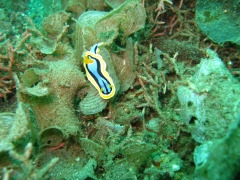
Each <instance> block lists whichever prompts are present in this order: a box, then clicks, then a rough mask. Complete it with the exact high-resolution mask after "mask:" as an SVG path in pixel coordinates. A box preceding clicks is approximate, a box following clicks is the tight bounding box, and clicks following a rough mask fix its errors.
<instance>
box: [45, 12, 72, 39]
mask: <svg viewBox="0 0 240 180" xmlns="http://www.w3.org/2000/svg"><path fill="white" fill-rule="evenodd" d="M69 18H70V14H69V13H66V12H58V13H56V14H51V15H49V16H48V17H47V18H45V19H44V21H43V24H42V26H43V29H44V30H45V31H46V33H47V34H48V35H49V37H50V38H56V37H57V36H58V35H59V34H60V33H61V31H62V27H63V25H64V24H66V23H67V20H68V19H69Z"/></svg>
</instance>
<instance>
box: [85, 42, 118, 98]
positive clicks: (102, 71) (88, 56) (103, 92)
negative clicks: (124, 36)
mask: <svg viewBox="0 0 240 180" xmlns="http://www.w3.org/2000/svg"><path fill="white" fill-rule="evenodd" d="M103 44H104V43H97V44H95V45H93V46H92V47H91V49H90V51H86V52H85V54H84V57H83V58H84V59H83V66H84V68H85V71H86V74H87V78H88V80H89V81H90V82H91V83H92V84H93V86H94V87H95V88H96V89H97V90H98V92H99V95H100V96H101V97H102V98H103V99H109V98H111V97H113V96H114V94H115V91H116V88H115V85H114V83H113V80H112V78H111V77H110V76H109V74H108V72H107V71H106V62H105V61H104V60H103V57H102V56H101V55H100V54H99V52H100V49H99V46H101V45H103Z"/></svg>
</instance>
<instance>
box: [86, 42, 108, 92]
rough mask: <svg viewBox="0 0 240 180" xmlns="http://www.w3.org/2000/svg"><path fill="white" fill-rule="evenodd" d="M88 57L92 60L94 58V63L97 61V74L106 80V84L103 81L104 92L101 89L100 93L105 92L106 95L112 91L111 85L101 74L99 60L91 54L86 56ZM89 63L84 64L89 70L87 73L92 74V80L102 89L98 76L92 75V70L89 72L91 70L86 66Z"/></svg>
mask: <svg viewBox="0 0 240 180" xmlns="http://www.w3.org/2000/svg"><path fill="white" fill-rule="evenodd" d="M96 48H97V46H96ZM88 58H89V59H93V60H95V61H96V63H97V73H98V74H99V76H100V77H101V78H102V79H104V80H105V81H106V82H107V84H106V83H104V88H105V89H106V93H104V91H102V93H103V94H105V95H108V94H110V93H111V92H112V86H111V83H110V82H109V81H108V79H106V78H105V76H104V75H103V74H102V71H101V68H102V67H101V63H100V62H99V60H98V59H97V58H94V57H93V56H90V55H89V56H88ZM90 65H91V64H89V65H88V64H86V68H87V70H88V72H89V74H90V75H91V76H92V78H93V79H94V81H95V82H96V83H97V85H98V87H99V88H100V89H102V86H101V85H100V84H99V80H98V78H97V77H96V76H95V75H94V73H93V72H91V70H90V69H89V67H88V66H90ZM107 85H108V86H109V87H106V86H107ZM108 89H110V91H108Z"/></svg>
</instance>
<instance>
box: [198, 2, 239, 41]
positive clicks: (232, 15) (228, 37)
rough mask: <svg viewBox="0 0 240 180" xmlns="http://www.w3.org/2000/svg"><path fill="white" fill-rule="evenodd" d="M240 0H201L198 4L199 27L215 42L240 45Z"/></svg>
mask: <svg viewBox="0 0 240 180" xmlns="http://www.w3.org/2000/svg"><path fill="white" fill-rule="evenodd" d="M239 16H240V0H237V1H236V0H229V1H226V0H219V1H214V0H207V1H205V0H201V1H198V2H197V6H196V22H197V24H198V26H199V28H200V29H201V30H202V31H203V32H204V33H205V34H206V35H207V36H208V37H209V38H210V39H211V40H213V41H214V42H216V43H218V44H224V43H225V42H232V43H235V44H237V45H240V31H239V28H240V19H239Z"/></svg>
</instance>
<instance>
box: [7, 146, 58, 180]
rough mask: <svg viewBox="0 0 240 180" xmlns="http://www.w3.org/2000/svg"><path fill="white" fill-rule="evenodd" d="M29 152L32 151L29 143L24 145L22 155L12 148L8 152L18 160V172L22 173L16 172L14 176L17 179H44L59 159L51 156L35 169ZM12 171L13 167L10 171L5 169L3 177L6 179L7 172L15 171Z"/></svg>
mask: <svg viewBox="0 0 240 180" xmlns="http://www.w3.org/2000/svg"><path fill="white" fill-rule="evenodd" d="M31 152H32V144H31V143H29V144H27V146H26V147H25V151H24V154H23V155H22V154H19V153H17V152H16V151H14V150H12V151H10V152H9V155H10V156H11V157H12V158H13V159H14V160H15V161H18V162H19V167H20V168H21V170H20V172H22V173H18V174H17V175H16V177H15V178H18V179H33V180H37V179H46V178H47V177H49V172H50V171H51V169H52V168H53V166H54V165H55V164H56V163H57V162H58V160H59V159H58V158H53V159H51V161H50V162H49V163H48V164H46V166H45V167H43V168H42V169H36V168H35V166H34V163H33V162H32V160H31V159H30V155H31ZM14 171H15V170H14V169H12V172H10V173H9V172H7V171H5V174H4V177H5V178H6V179H8V178H9V174H11V173H16V172H14ZM16 171H18V170H16ZM7 173H8V174H7ZM14 176H15V175H13V176H11V178H12V177H14Z"/></svg>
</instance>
